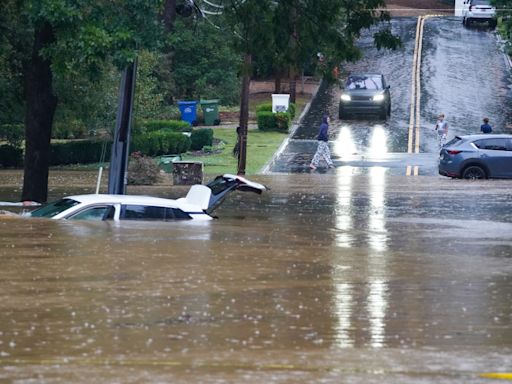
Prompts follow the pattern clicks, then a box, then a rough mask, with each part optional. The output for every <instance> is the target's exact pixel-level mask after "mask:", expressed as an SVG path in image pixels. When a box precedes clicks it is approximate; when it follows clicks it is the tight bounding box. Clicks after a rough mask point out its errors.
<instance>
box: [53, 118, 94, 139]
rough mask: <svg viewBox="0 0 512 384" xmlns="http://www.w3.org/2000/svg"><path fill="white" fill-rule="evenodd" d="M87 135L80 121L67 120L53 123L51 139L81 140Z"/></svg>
mask: <svg viewBox="0 0 512 384" xmlns="http://www.w3.org/2000/svg"><path fill="white" fill-rule="evenodd" d="M87 135H88V132H87V128H86V127H85V125H84V124H83V123H82V121H80V120H76V119H69V121H67V122H62V121H58V122H55V124H54V126H53V129H52V138H53V139H83V138H85V137H86V136H87Z"/></svg>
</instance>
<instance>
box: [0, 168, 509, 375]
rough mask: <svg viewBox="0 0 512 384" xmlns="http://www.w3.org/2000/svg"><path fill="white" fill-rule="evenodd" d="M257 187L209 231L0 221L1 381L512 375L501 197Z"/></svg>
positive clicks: (229, 204) (270, 180) (373, 186)
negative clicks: (264, 189) (260, 189)
mask: <svg viewBox="0 0 512 384" xmlns="http://www.w3.org/2000/svg"><path fill="white" fill-rule="evenodd" d="M66 178H67V180H68V181H70V180H73V179H71V176H70V175H67V176H66ZM254 179H255V180H256V181H260V182H263V183H265V184H267V185H269V186H271V188H272V190H271V191H269V192H268V193H265V194H264V195H262V196H258V195H254V194H247V193H246V194H242V193H237V194H233V195H231V196H230V197H229V198H228V200H227V201H226V202H225V204H224V205H223V206H221V207H220V209H219V210H218V212H217V215H218V216H219V219H218V220H215V221H213V222H201V223H190V222H180V223H122V224H117V225H116V224H113V223H109V222H101V223H91V222H89V223H87V222H64V221H61V222H57V221H47V220H38V219H21V218H12V217H8V216H4V217H0V227H1V230H0V244H1V246H0V260H1V265H2V268H1V270H0V313H1V315H0V382H12V383H32V382H37V383H57V382H63V383H91V382H101V383H121V382H122V383H142V382H144V383H164V382H165V383H167V382H173V383H190V382H193V383H198V382H203V383H239V382H245V383H296V382H312V383H313V382H314V383H340V382H346V383H488V382H490V379H487V378H483V377H481V376H480V375H481V374H483V373H487V372H507V370H508V371H509V372H510V367H511V366H512V353H511V352H512V328H511V327H510V321H511V317H512V306H511V304H510V303H511V302H512V297H511V296H512V277H511V276H512V265H511V264H510V255H511V254H512V212H511V210H510V209H508V207H510V204H511V200H512V196H510V194H509V191H510V188H511V187H512V182H508V181H482V182H465V181H452V180H449V179H444V178H438V177H436V178H432V177H416V178H406V177H397V176H392V175H389V174H387V173H386V172H385V170H383V169H382V168H373V169H371V170H369V171H368V173H366V174H361V173H359V172H358V171H357V170H355V169H352V170H350V169H349V168H342V169H338V172H337V173H336V174H333V175H329V176H327V175H322V174H302V175H274V176H260V177H256V178H254ZM73 181H74V183H71V184H73V185H75V186H78V185H79V184H80V183H79V182H78V181H75V180H73ZM92 185H93V186H94V185H95V184H94V183H92ZM91 188H93V187H91ZM11 190H12V188H6V189H5V190H4V189H1V190H0V194H1V195H2V196H4V195H5V194H6V193H9V191H11ZM483 190H485V193H481V191H483ZM64 192H65V193H73V192H74V191H73V190H70V189H69V188H67V189H66V191H63V190H62V189H59V188H58V187H52V188H51V195H52V197H57V196H61V195H62V194H64ZM77 192H87V191H86V190H83V189H80V190H77ZM129 192H131V193H151V194H157V195H160V196H165V197H177V196H175V194H176V193H177V192H176V190H172V191H171V190H169V189H168V188H155V187H152V188H148V189H141V188H138V189H135V188H133V189H132V190H130V191H129ZM180 194H181V192H180ZM505 208H506V209H505Z"/></svg>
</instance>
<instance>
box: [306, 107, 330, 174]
mask: <svg viewBox="0 0 512 384" xmlns="http://www.w3.org/2000/svg"><path fill="white" fill-rule="evenodd" d="M329 121H330V119H329V115H327V114H324V116H323V117H322V124H320V129H319V130H318V136H317V140H318V147H317V149H316V152H315V155H314V156H313V160H311V164H309V168H311V169H316V168H317V167H318V164H319V163H320V160H321V159H322V158H323V159H324V160H325V162H326V163H327V166H328V167H329V168H334V163H333V162H332V160H331V151H330V150H329V144H328V141H329Z"/></svg>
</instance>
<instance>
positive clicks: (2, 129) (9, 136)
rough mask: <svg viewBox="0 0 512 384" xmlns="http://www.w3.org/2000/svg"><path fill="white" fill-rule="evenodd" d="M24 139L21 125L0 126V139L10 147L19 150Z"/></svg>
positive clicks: (23, 129) (23, 127) (23, 130)
mask: <svg viewBox="0 0 512 384" xmlns="http://www.w3.org/2000/svg"><path fill="white" fill-rule="evenodd" d="M24 138H25V126H24V125H23V124H2V125H0V139H1V140H5V141H7V144H9V145H11V146H12V147H16V148H19V147H21V144H22V143H23V139H24Z"/></svg>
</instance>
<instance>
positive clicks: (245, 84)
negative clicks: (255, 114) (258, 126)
mask: <svg viewBox="0 0 512 384" xmlns="http://www.w3.org/2000/svg"><path fill="white" fill-rule="evenodd" d="M251 64H252V55H251V54H250V53H246V54H245V55H244V68H243V78H242V103H241V104H240V132H239V136H238V139H239V143H240V155H239V157H238V171H237V174H238V175H245V166H246V161H247V132H248V122H249V87H250V85H251V72H250V70H251Z"/></svg>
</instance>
